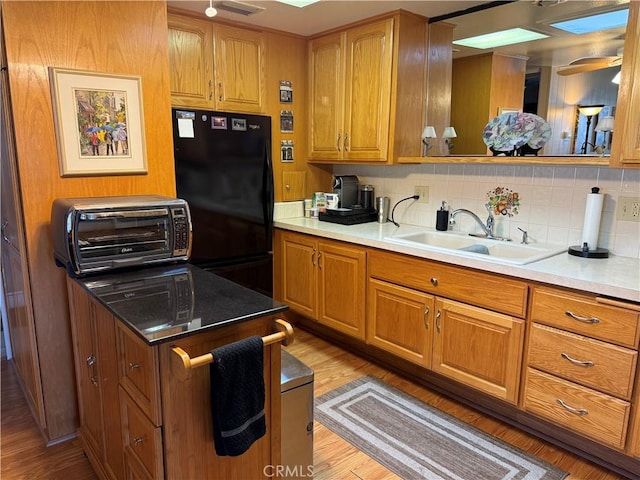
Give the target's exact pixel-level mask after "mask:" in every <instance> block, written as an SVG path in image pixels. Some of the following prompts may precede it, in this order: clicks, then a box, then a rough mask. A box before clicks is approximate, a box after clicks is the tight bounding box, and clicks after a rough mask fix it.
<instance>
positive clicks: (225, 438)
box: [209, 336, 267, 457]
mask: <svg viewBox="0 0 640 480" xmlns="http://www.w3.org/2000/svg"><path fill="white" fill-rule="evenodd" d="M263 350H264V344H263V343H262V338H260V337H258V336H254V337H249V338H247V339H244V340H240V341H238V342H233V343H230V344H227V345H224V346H222V347H218V348H216V349H214V350H212V351H211V353H212V354H213V363H212V364H211V366H210V369H209V371H210V375H211V414H212V417H213V438H214V443H215V448H216V453H217V454H218V455H220V456H230V457H235V456H238V455H242V454H243V453H244V452H246V451H247V450H248V449H249V447H251V445H252V444H253V442H255V441H256V440H258V439H259V438H260V437H262V436H263V435H264V434H265V433H266V432H267V425H266V420H265V416H264V397H265V392H264V390H265V388H264V378H263V373H262V369H263V364H264V361H263Z"/></svg>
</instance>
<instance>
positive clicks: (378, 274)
mask: <svg viewBox="0 0 640 480" xmlns="http://www.w3.org/2000/svg"><path fill="white" fill-rule="evenodd" d="M368 259H369V263H368V268H369V276H370V277H375V278H378V279H380V280H386V281H388V282H391V283H395V284H398V285H403V286H405V287H409V288H414V289H416V290H421V291H423V292H428V293H433V294H436V295H440V296H443V297H448V298H451V299H454V300H460V301H462V302H466V303H470V304H473V305H477V306H479V307H485V308H489V309H491V310H494V311H497V312H501V313H506V314H508V315H514V316H516V317H520V318H524V316H525V310H526V301H527V292H528V290H527V284H526V283H525V282H520V281H517V280H513V279H510V278H505V277H504V276H500V275H490V274H486V273H482V272H477V271H475V270H467V269H465V268H462V267H451V266H448V265H442V264H439V263H436V262H431V261H428V260H422V259H418V258H415V257H410V256H408V255H397V254H393V253H386V252H380V251H371V252H370V254H369V256H368Z"/></svg>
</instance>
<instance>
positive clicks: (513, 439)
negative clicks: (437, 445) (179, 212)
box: [0, 328, 621, 480]
mask: <svg viewBox="0 0 640 480" xmlns="http://www.w3.org/2000/svg"><path fill="white" fill-rule="evenodd" d="M287 350H288V351H289V352H290V353H292V354H293V355H295V356H296V357H298V358H300V359H301V360H302V361H303V362H304V363H306V364H307V365H308V366H309V367H311V368H312V369H313V370H314V371H315V382H314V390H315V395H316V396H318V395H321V394H323V393H325V392H327V391H330V390H332V389H334V388H336V387H338V386H340V385H343V384H345V383H347V382H350V381H352V380H355V379H356V378H358V377H361V376H364V375H373V376H376V377H378V378H381V379H384V381H385V382H387V383H389V384H391V385H394V386H395V387H397V388H399V389H401V390H404V391H405V392H407V393H409V394H411V395H413V396H415V397H417V398H419V399H421V400H422V401H424V402H426V403H428V404H430V405H432V406H434V407H436V408H439V409H440V410H442V411H444V412H447V413H449V414H450V415H453V416H455V417H457V418H459V419H461V420H463V421H465V422H467V423H470V424H472V425H474V426H475V427H477V428H479V429H480V430H483V431H485V432H487V433H489V434H491V435H494V436H495V437H498V438H500V439H502V440H504V441H506V442H508V443H510V444H512V445H514V446H516V447H518V448H520V449H522V450H525V451H527V452H529V453H532V454H534V455H536V456H538V457H539V458H542V459H544V460H546V461H548V462H550V463H552V464H554V465H556V466H557V467H559V468H561V469H563V470H565V471H568V472H570V476H569V477H567V478H568V480H616V479H620V478H621V477H619V476H617V475H615V474H614V473H612V472H610V471H608V470H605V469H602V468H600V467H598V466H596V465H594V464H592V463H589V462H587V461H584V460H582V459H581V458H579V457H577V456H575V455H573V454H571V453H568V452H566V451H564V450H562V449H559V448H557V447H555V446H553V445H551V444H548V443H546V442H544V441H541V440H538V439H537V438H536V437H533V436H531V435H529V434H527V433H524V432H521V431H519V430H516V429H514V428H512V427H510V426H508V425H506V424H504V423H502V422H500V421H497V420H494V419H492V418H490V417H487V416H485V415H483V414H481V413H479V412H477V411H475V410H473V409H470V408H467V407H465V406H462V405H460V404H458V403H456V402H453V401H451V400H449V399H448V398H446V397H444V396H442V395H439V394H437V393H434V392H432V391H429V390H427V389H425V388H423V387H421V386H419V385H416V384H414V383H413V382H410V381H408V380H406V379H404V378H403V377H400V376H398V375H396V374H394V373H391V372H390V371H388V370H385V369H384V368H382V367H379V366H377V365H374V364H372V363H370V362H367V361H365V360H363V359H361V358H359V357H357V356H355V355H352V354H351V353H349V352H347V351H345V350H343V349H341V348H339V347H337V346H335V345H332V344H330V343H328V342H326V341H324V340H322V339H320V338H318V337H316V336H314V335H312V334H310V333H307V332H305V331H304V330H302V329H300V328H296V340H295V342H294V343H293V344H292V345H290V346H289V347H287ZM0 374H1V375H2V398H1V402H2V410H1V416H2V425H1V428H2V430H1V442H0V450H1V453H0V478H1V479H2V480H18V479H20V480H22V479H29V480H34V479H43V480H44V479H47V480H58V479H60V480H94V479H96V478H97V477H96V476H95V474H94V473H93V470H92V469H91V466H90V465H89V462H88V461H87V459H86V457H85V456H84V454H83V453H82V451H81V448H80V446H79V443H78V441H77V440H72V441H69V442H65V443H62V444H59V445H55V446H52V447H49V448H47V447H45V446H44V444H43V440H42V436H41V435H40V433H39V431H38V429H37V427H36V426H35V422H34V421H33V419H32V417H31V414H30V412H29V410H28V408H27V406H26V403H25V401H24V397H23V396H22V392H21V391H20V388H19V386H18V383H17V380H16V377H15V373H14V372H13V368H12V366H10V365H9V363H8V362H7V361H6V359H2V367H1V371H0ZM314 442H315V444H314V463H315V468H314V474H315V475H314V478H315V479H316V480H341V479H343V480H362V479H364V480H388V479H398V478H399V477H398V476H396V475H394V474H393V473H391V472H389V471H388V470H387V469H385V468H384V467H383V466H381V465H379V464H378V463H377V462H375V461H374V460H372V459H371V458H369V457H368V456H367V455H365V454H364V453H362V452H360V451H358V450H357V449H356V448H354V447H353V446H352V445H350V444H349V443H347V442H346V441H344V440H342V438H340V437H338V436H337V435H335V434H334V433H333V432H331V431H330V430H328V429H327V428H325V427H324V426H323V425H321V424H319V423H318V422H316V424H315V431H314ZM172 480H173V479H172ZM176 480H177V479H176ZM180 480H199V479H180ZM221 480H224V479H221Z"/></svg>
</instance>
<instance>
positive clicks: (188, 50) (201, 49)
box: [168, 15, 215, 109]
mask: <svg viewBox="0 0 640 480" xmlns="http://www.w3.org/2000/svg"><path fill="white" fill-rule="evenodd" d="M168 19H169V64H170V66H171V68H170V69H169V76H170V81H171V103H172V104H173V105H174V106H183V107H193V108H204V109H213V108H215V102H214V99H213V36H212V28H211V24H210V23H208V22H199V21H197V20H193V19H183V18H181V17H177V16H175V15H169V16H168Z"/></svg>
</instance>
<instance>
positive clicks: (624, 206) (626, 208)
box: [616, 197, 640, 222]
mask: <svg viewBox="0 0 640 480" xmlns="http://www.w3.org/2000/svg"><path fill="white" fill-rule="evenodd" d="M616 219H617V220H621V221H623V222H640V198H634V197H619V198H618V211H617V212H616Z"/></svg>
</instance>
